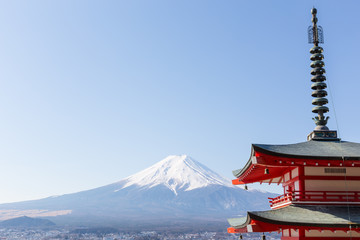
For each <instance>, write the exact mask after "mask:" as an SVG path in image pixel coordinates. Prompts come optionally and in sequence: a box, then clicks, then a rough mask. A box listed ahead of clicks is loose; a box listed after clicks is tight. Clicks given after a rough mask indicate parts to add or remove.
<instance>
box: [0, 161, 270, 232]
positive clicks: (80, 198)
mask: <svg viewBox="0 0 360 240" xmlns="http://www.w3.org/2000/svg"><path fill="white" fill-rule="evenodd" d="M270 196H273V195H272V194H269V193H263V192H260V191H245V190H243V189H242V188H240V187H237V186H233V185H231V181H230V180H228V179H225V178H223V177H221V176H220V175H218V174H217V173H215V172H214V171H212V170H210V169H209V168H207V167H206V166H204V165H202V164H201V163H199V162H197V161H195V160H193V159H192V158H190V157H188V156H186V155H182V156H169V157H167V158H165V159H163V160H162V161H160V162H158V163H156V164H154V165H153V166H151V167H149V168H147V169H145V170H143V171H140V172H138V173H136V174H134V175H131V176H129V177H127V178H125V179H123V180H121V181H119V182H116V183H113V184H110V185H107V186H103V187H100V188H96V189H92V190H88V191H83V192H79V193H73V194H66V195H62V196H58V197H50V198H45V199H40V200H35V201H26V202H19V203H11V204H2V205H0V218H1V213H2V212H3V211H6V210H9V209H13V210H15V211H27V212H29V211H30V212H31V211H35V210H36V211H38V212H41V213H42V215H40V216H42V217H44V216H46V214H47V213H49V215H50V216H56V217H52V218H51V220H52V221H54V222H55V223H65V222H66V223H70V222H72V223H74V224H83V225H84V224H85V225H86V224H91V223H92V224H95V223H98V222H102V223H103V224H104V223H105V222H106V223H113V224H120V223H121V224H125V223H126V224H129V223H131V221H133V223H134V224H139V223H140V222H144V223H145V222H147V223H148V222H149V221H150V220H151V221H156V222H158V224H161V223H169V222H171V221H180V220H181V219H182V220H183V221H187V222H189V223H190V222H192V221H200V220H202V221H219V220H221V221H224V220H225V218H226V217H231V216H236V215H238V214H241V213H245V211H246V210H255V209H257V210H261V209H267V208H268V202H267V197H270ZM1 209H2V210H1ZM36 211H35V212H36ZM56 213H59V214H56ZM18 215H19V214H18ZM30 216H31V215H30ZM38 216H39V215H38Z"/></svg>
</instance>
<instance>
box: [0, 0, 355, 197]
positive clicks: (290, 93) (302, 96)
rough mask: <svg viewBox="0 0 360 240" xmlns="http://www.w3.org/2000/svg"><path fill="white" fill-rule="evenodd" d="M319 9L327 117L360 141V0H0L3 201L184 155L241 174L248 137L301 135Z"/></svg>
mask: <svg viewBox="0 0 360 240" xmlns="http://www.w3.org/2000/svg"><path fill="white" fill-rule="evenodd" d="M313 6H315V7H317V9H318V18H319V25H321V26H322V27H323V29H324V38H325V44H323V45H322V46H323V47H324V55H325V64H326V66H325V68H326V70H327V74H326V76H327V79H328V80H329V81H328V82H327V83H328V84H330V87H331V88H330V90H331V93H332V96H329V99H330V101H331V103H333V104H329V105H328V106H329V108H330V113H329V116H330V117H331V119H330V120H329V124H328V125H329V127H330V128H331V129H337V130H339V133H340V137H341V138H342V139H343V140H348V141H355V142H360V137H359V136H360V127H359V126H358V122H359V120H358V119H359V115H360V113H359V105H360V103H359V101H360V98H359V90H360V81H359V77H358V70H359V59H358V58H359V56H360V47H359V42H360V31H359V26H360V17H359V12H360V2H359V1H355V0H354V1H341V2H340V1H329V0H326V1H325V0H324V1H315V0H313V1H288V0H286V1H285V0H282V1H280V0H278V1H268V0H262V1H260V0H254V1H245V0H229V1H212V0H206V1H205V0H196V1H193V0H185V1H183V0H182V1H169V0H153V1H149V0H128V1H111V0H107V1H91V0H83V1H81V0H77V1H74V0H61V1H60V0H59V1H27V0H23V1H17V0H14V1H5V0H4V1H0V32H1V37H0V114H1V117H0V146H1V147H0V162H1V174H0V182H1V184H0V192H1V195H0V203H2V202H12V201H22V200H28V199H37V198H42V197H47V196H51V195H60V194H65V193H72V192H78V191H81V190H86V189H91V188H95V187H99V186H102V185H106V184H110V183H113V182H116V181H119V180H121V179H122V178H124V177H127V176H129V175H131V174H134V173H136V172H138V171H140V170H142V169H144V168H146V167H149V166H151V165H152V164H154V163H156V162H158V161H160V160H161V159H163V158H165V157H166V156H168V155H175V154H188V155H189V156H191V157H192V158H194V159H195V160H197V161H199V162H202V163H203V164H205V165H207V166H208V167H209V168H211V169H213V170H215V171H217V172H218V173H220V174H221V175H223V176H225V177H228V178H232V174H231V171H232V170H234V169H238V168H241V167H242V166H243V165H244V164H245V162H246V161H247V160H248V159H249V156H250V149H251V143H272V144H285V143H297V142H302V141H305V140H306V136H307V134H308V133H310V132H311V131H312V130H313V128H314V127H315V125H314V123H313V121H312V120H311V118H312V117H313V116H315V115H314V114H312V113H311V108H312V105H311V100H312V97H311V96H310V93H311V89H310V85H311V81H310V77H311V76H310V70H311V69H310V60H309V57H310V54H309V49H310V48H311V44H308V43H307V27H308V26H309V25H311V14H310V9H311V8H312V7H313ZM328 90H329V89H328ZM333 105H334V106H335V110H336V115H337V121H336V118H335V116H334V112H335V111H334V106H333ZM336 122H338V124H337V123H336ZM271 189H272V187H270V188H269V190H271Z"/></svg>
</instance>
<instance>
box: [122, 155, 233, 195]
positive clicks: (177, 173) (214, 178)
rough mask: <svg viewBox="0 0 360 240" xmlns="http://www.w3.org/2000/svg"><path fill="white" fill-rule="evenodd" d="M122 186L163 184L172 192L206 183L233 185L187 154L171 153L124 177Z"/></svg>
mask: <svg viewBox="0 0 360 240" xmlns="http://www.w3.org/2000/svg"><path fill="white" fill-rule="evenodd" d="M124 181H125V182H126V183H125V185H123V186H122V189H123V188H127V187H129V186H133V185H136V186H139V187H148V188H151V187H154V186H157V185H161V184H162V185H165V186H166V187H167V188H169V189H170V190H171V191H173V192H174V194H176V195H177V192H178V191H179V190H182V191H189V190H193V189H196V188H202V187H205V186H208V185H225V186H227V187H233V185H232V184H231V181H230V180H228V179H226V178H224V177H222V176H220V175H219V174H217V173H215V172H214V171H212V170H210V169H209V168H207V167H206V166H204V165H202V164H201V163H199V162H197V161H195V160H193V159H192V158H191V157H189V156H187V155H180V156H178V155H171V156H168V157H166V158H165V159H163V160H161V161H160V162H158V163H156V164H154V165H152V166H151V167H149V168H147V169H145V170H143V171H140V172H138V173H136V174H134V175H131V176H130V177H127V178H126V179H124ZM119 190H120V189H119Z"/></svg>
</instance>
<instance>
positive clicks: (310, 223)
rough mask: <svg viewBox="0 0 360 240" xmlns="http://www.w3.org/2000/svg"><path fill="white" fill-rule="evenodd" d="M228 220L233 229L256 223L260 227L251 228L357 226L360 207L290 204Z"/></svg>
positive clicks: (359, 224)
mask: <svg viewBox="0 0 360 240" xmlns="http://www.w3.org/2000/svg"><path fill="white" fill-rule="evenodd" d="M349 219H350V220H349ZM228 222H229V224H230V226H231V227H232V228H234V229H245V228H247V226H248V225H256V223H258V224H257V225H258V227H260V228H253V229H258V230H259V231H262V230H263V229H261V226H264V224H272V225H277V226H303V227H309V228H311V227H314V228H334V227H337V228H346V227H349V225H351V226H353V227H359V226H360V207H354V206H353V207H351V206H349V207H348V206H329V205H326V206H324V205H322V206H319V205H310V206H309V205H296V204H292V205H289V206H287V207H283V208H280V209H276V210H269V211H257V212H248V213H247V216H246V217H241V218H231V219H228ZM245 231H246V230H245Z"/></svg>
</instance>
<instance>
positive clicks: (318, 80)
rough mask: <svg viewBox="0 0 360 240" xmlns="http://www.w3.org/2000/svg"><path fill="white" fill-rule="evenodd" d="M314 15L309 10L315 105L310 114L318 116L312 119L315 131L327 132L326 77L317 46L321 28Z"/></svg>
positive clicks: (322, 38) (321, 40) (313, 101)
mask: <svg viewBox="0 0 360 240" xmlns="http://www.w3.org/2000/svg"><path fill="white" fill-rule="evenodd" d="M316 13H317V10H316V8H313V9H311V14H312V20H311V21H312V23H313V25H312V26H309V28H308V38H309V43H313V44H314V47H313V48H311V49H310V53H311V54H312V55H311V57H310V60H311V61H312V62H311V64H310V67H311V68H312V70H311V75H313V77H312V78H311V81H312V82H313V84H312V85H311V89H312V90H313V92H312V94H311V96H313V97H314V99H313V100H312V104H313V105H315V107H313V109H312V112H313V113H317V114H318V116H316V117H315V118H313V120H314V121H315V124H316V127H315V130H320V131H321V130H323V131H328V130H329V128H328V127H327V126H326V124H327V121H328V119H329V117H326V118H325V116H324V113H327V112H329V108H328V107H326V106H324V105H325V104H327V103H328V100H327V98H325V97H326V96H327V92H326V91H325V89H326V87H327V86H326V83H325V81H326V77H325V76H324V74H325V69H324V66H325V63H324V62H323V59H324V55H323V54H322V53H323V51H324V50H323V48H322V47H320V46H319V43H324V36H323V30H322V27H321V26H318V25H317V21H318V19H317V17H316Z"/></svg>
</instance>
